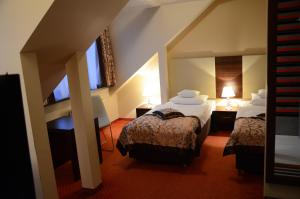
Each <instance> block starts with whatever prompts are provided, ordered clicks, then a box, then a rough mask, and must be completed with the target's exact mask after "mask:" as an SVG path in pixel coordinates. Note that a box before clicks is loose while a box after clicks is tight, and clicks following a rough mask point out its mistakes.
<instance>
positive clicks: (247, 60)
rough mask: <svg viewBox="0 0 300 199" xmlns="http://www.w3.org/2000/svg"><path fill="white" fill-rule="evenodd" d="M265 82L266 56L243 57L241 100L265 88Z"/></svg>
mask: <svg viewBox="0 0 300 199" xmlns="http://www.w3.org/2000/svg"><path fill="white" fill-rule="evenodd" d="M266 82H267V56H266V55H251V56H243V98H249V99H250V98H251V93H255V92H257V91H258V89H261V88H265V87H266Z"/></svg>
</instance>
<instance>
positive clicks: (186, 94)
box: [177, 89, 200, 97]
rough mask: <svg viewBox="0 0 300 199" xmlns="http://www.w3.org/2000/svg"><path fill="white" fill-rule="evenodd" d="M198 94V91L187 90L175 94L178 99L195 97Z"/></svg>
mask: <svg viewBox="0 0 300 199" xmlns="http://www.w3.org/2000/svg"><path fill="white" fill-rule="evenodd" d="M199 94H200V92H199V91H196V90H189V89H183V90H182V91H180V92H178V93H177V95H178V96H180V97H196V96H197V95H199Z"/></svg>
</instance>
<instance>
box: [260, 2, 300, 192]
mask: <svg viewBox="0 0 300 199" xmlns="http://www.w3.org/2000/svg"><path fill="white" fill-rule="evenodd" d="M299 18H300V1H299V0H272V1H270V0H269V2H268V67H267V68H268V69H267V73H268V101H267V102H268V103H267V126H266V128H267V130H266V132H267V138H266V181H267V182H268V183H276V184H289V185H298V186H299V185H300V164H298V163H296V164H295V165H293V167H289V166H287V164H280V163H281V162H278V160H276V155H278V154H277V153H276V139H278V138H277V137H278V135H279V134H280V130H279V126H280V125H279V124H280V122H282V120H280V119H281V118H287V119H289V120H294V119H293V118H296V120H298V124H297V122H294V124H295V123H296V124H295V126H296V128H298V129H296V132H297V133H300V131H299V127H300V124H299V123H300V120H299V118H300V113H299V110H300V108H299V107H300V106H299V105H300V102H299V101H300V100H299V99H300V92H299V88H300V82H299V81H293V82H291V81H285V82H284V83H282V82H283V81H279V79H284V78H294V79H295V78H296V79H297V78H299V77H300V49H299V48H298V49H296V48H295V46H300V39H299V38H298V36H299V35H300V21H299ZM282 38H284V39H282ZM296 38H298V39H296ZM283 49H284V50H283ZM283 70H284V71H285V74H282V73H281V71H283ZM291 88H292V90H293V92H291V91H287V90H289V89H290V90H291ZM295 90H297V92H295ZM295 98H296V99H297V100H295ZM279 99H280V100H279ZM282 99H289V100H282ZM290 99H293V100H290ZM282 101H284V103H282ZM291 101H293V102H292V103H291ZM289 103H290V104H289ZM286 121H287V120H286ZM287 125H288V124H285V126H287ZM297 126H298V127H297ZM278 132H279V133H278ZM295 137H297V136H295ZM298 137H300V134H298ZM297 139H298V138H297ZM299 140H300V139H299ZM277 145H278V143H277ZM277 147H278V146H277ZM275 153H276V154H275ZM299 153H300V151H296V154H299Z"/></svg>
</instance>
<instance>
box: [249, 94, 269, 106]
mask: <svg viewBox="0 0 300 199" xmlns="http://www.w3.org/2000/svg"><path fill="white" fill-rule="evenodd" d="M250 103H251V104H253V105H256V106H266V98H262V97H260V96H259V95H258V94H257V93H251V102H250Z"/></svg>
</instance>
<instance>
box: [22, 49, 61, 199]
mask: <svg viewBox="0 0 300 199" xmlns="http://www.w3.org/2000/svg"><path fill="white" fill-rule="evenodd" d="M21 62H22V69H23V76H24V83H25V89H26V97H27V104H28V107H27V106H26V105H24V108H25V109H26V108H28V112H29V118H30V124H31V128H30V127H28V128H27V130H28V129H31V132H27V134H28V143H29V149H30V156H31V163H32V168H33V177H34V183H35V192H36V197H37V198H43V199H57V198H58V194H57V188H56V182H55V175H54V169H53V165H52V158H51V151H50V145H49V139H48V132H47V127H46V121H45V115H44V114H45V113H44V106H43V99H42V90H41V83H40V75H39V66H38V62H37V58H36V55H35V54H34V53H25V54H21ZM23 94H24V93H23Z"/></svg>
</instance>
